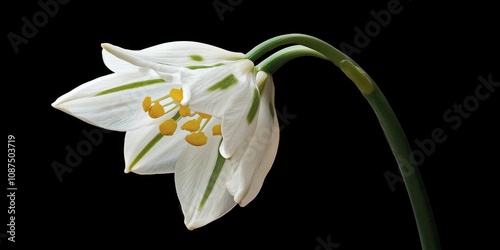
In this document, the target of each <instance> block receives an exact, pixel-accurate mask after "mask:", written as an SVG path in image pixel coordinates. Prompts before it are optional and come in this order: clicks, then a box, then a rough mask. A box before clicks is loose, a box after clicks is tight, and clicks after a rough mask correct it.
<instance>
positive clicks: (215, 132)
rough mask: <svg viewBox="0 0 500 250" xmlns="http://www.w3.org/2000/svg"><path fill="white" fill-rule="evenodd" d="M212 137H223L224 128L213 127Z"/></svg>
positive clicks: (218, 125)
mask: <svg viewBox="0 0 500 250" xmlns="http://www.w3.org/2000/svg"><path fill="white" fill-rule="evenodd" d="M212 135H222V126H221V125H220V124H217V125H215V126H213V127H212Z"/></svg>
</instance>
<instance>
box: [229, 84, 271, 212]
mask: <svg viewBox="0 0 500 250" xmlns="http://www.w3.org/2000/svg"><path fill="white" fill-rule="evenodd" d="M258 116H259V117H258V120H257V128H256V129H255V133H254V134H253V136H252V138H251V140H250V142H249V143H248V144H247V145H245V146H246V148H245V149H244V153H243V156H242V157H241V158H240V159H239V160H238V159H237V158H236V157H235V159H234V160H233V159H230V160H229V161H230V162H231V167H232V168H233V169H234V174H233V176H232V177H231V179H230V180H229V181H228V182H227V188H228V190H229V192H230V193H231V194H232V195H233V196H234V200H235V201H236V202H237V203H239V204H240V206H246V205H247V204H248V203H249V202H250V201H252V200H253V199H254V198H255V197H256V196H257V194H258V193H259V191H260V189H261V187H262V184H263V182H264V179H265V177H266V175H267V173H268V172H269V170H270V169H271V167H272V164H273V162H274V159H275V157H276V153H277V150H278V144H279V123H278V118H277V116H276V112H275V108H274V84H273V82H272V78H271V76H269V77H268V79H267V80H266V83H265V86H264V90H263V93H262V96H261V105H260V107H259V113H258Z"/></svg>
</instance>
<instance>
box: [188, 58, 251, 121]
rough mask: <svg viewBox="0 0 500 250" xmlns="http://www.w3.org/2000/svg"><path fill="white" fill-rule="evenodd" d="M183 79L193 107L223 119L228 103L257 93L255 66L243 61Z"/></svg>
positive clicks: (195, 72)
mask: <svg viewBox="0 0 500 250" xmlns="http://www.w3.org/2000/svg"><path fill="white" fill-rule="evenodd" d="M182 77H183V78H182V79H181V82H182V85H183V88H189V90H190V93H191V98H190V100H189V107H190V108H191V109H193V110H196V111H198V112H203V113H207V114H210V115H212V116H215V117H217V118H222V117H223V115H224V113H225V111H226V109H227V106H228V105H230V104H229V103H228V100H229V99H230V98H231V97H232V96H234V95H249V97H250V98H251V97H252V95H253V90H254V89H255V75H254V65H253V63H252V62H251V61H249V60H242V61H238V62H235V63H231V64H228V65H224V66H220V67H215V68H208V69H198V70H194V71H192V73H191V74H190V75H187V74H185V75H184V76H182Z"/></svg>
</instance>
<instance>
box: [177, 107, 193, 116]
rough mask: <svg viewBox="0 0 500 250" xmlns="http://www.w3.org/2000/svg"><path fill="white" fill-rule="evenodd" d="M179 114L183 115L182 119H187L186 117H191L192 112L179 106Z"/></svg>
mask: <svg viewBox="0 0 500 250" xmlns="http://www.w3.org/2000/svg"><path fill="white" fill-rule="evenodd" d="M179 114H181V116H182V117H186V116H189V115H191V110H190V109H189V108H188V107H186V106H182V105H180V106H179Z"/></svg>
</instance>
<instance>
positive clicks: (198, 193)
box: [175, 121, 236, 230]
mask: <svg viewBox="0 0 500 250" xmlns="http://www.w3.org/2000/svg"><path fill="white" fill-rule="evenodd" d="M210 123H212V121H211V122H210ZM210 123H209V124H210ZM212 124H214V123H212ZM220 141H221V137H214V136H209V138H208V141H207V144H206V145H204V146H198V147H195V146H191V145H188V146H187V147H188V148H187V149H186V150H185V151H184V152H183V153H182V154H181V156H180V157H179V159H178V161H177V164H176V167H175V186H176V190H177V195H178V197H179V201H180V203H181V207H182V211H183V213H184V217H185V218H184V223H185V224H186V227H187V228H188V229H189V230H193V229H196V228H199V227H202V226H204V225H206V224H208V223H210V222H212V221H214V220H216V219H218V218H219V217H221V216H223V215H224V214H226V213H227V212H229V211H230V210H231V209H232V208H233V207H234V206H235V205H236V203H235V202H234V198H233V197H232V196H231V195H230V194H229V192H228V191H227V189H226V186H225V183H226V181H227V178H228V177H229V176H230V175H231V173H230V170H231V169H230V168H229V163H228V162H227V161H226V160H225V159H224V158H223V157H221V156H220V155H219V153H218V146H219V144H220Z"/></svg>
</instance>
